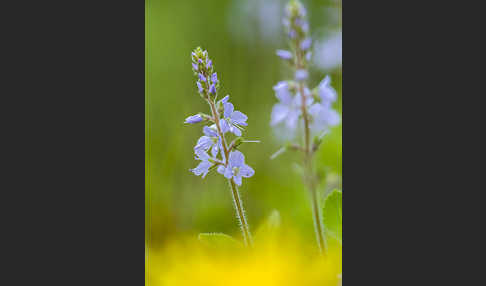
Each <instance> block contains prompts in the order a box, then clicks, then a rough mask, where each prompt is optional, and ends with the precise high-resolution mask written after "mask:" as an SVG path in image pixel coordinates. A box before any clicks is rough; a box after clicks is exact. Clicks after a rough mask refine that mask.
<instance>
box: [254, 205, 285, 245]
mask: <svg viewBox="0 0 486 286" xmlns="http://www.w3.org/2000/svg"><path fill="white" fill-rule="evenodd" d="M280 224H281V221H280V213H279V212H278V211H277V210H273V211H272V212H271V213H270V215H269V216H268V217H267V218H266V219H265V221H264V222H263V223H262V224H261V225H260V226H259V227H258V229H257V231H256V232H255V238H256V239H257V240H262V239H265V238H267V239H270V238H272V237H273V236H274V235H275V234H276V233H277V231H278V229H279V228H280Z"/></svg>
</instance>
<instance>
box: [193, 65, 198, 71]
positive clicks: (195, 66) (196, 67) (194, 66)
mask: <svg viewBox="0 0 486 286" xmlns="http://www.w3.org/2000/svg"><path fill="white" fill-rule="evenodd" d="M192 68H193V69H194V70H195V71H197V70H198V66H197V65H196V64H195V63H192Z"/></svg>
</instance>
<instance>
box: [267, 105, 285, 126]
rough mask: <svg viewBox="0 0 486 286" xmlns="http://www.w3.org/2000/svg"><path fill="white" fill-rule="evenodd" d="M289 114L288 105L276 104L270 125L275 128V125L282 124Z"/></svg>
mask: <svg viewBox="0 0 486 286" xmlns="http://www.w3.org/2000/svg"><path fill="white" fill-rule="evenodd" d="M288 113H289V107H288V106H287V105H284V104H281V103H277V104H275V105H274V106H273V109H272V116H271V121H270V125H272V126H273V125H275V124H278V123H280V122H282V121H283V120H284V119H285V117H286V116H287V114H288Z"/></svg>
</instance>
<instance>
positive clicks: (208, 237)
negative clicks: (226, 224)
mask: <svg viewBox="0 0 486 286" xmlns="http://www.w3.org/2000/svg"><path fill="white" fill-rule="evenodd" d="M198 239H199V241H201V243H203V244H204V245H207V246H210V247H215V248H234V247H237V248H239V247H243V244H241V242H239V241H237V240H236V239H234V238H233V237H231V236H229V235H227V234H224V233H216V232H213V233H200V234H199V236H198Z"/></svg>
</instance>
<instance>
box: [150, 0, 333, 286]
mask: <svg viewBox="0 0 486 286" xmlns="http://www.w3.org/2000/svg"><path fill="white" fill-rule="evenodd" d="M266 2H268V1H265V0H261V1H260V2H258V1H250V0H248V1H245V0H241V1H216V0H205V1H162V0H146V29H145V30H146V94H145V97H146V148H145V149H146V160H145V161H146V239H147V243H148V244H149V245H150V246H151V247H155V248H157V247H163V246H164V245H166V244H169V241H172V239H173V238H174V237H181V236H190V237H195V238H197V235H198V233H211V232H223V233H226V234H229V235H231V236H233V237H235V238H236V239H238V240H240V241H241V234H240V232H239V228H238V225H237V220H236V217H235V215H234V210H233V205H232V198H231V194H230V191H229V189H228V186H227V182H226V181H225V180H223V179H222V177H221V175H219V174H217V173H216V172H214V173H210V174H208V176H207V177H206V178H205V179H201V178H200V177H196V176H195V175H193V174H192V173H190V172H189V171H188V170H189V168H193V167H195V166H196V165H197V162H196V161H195V160H194V155H193V147H194V145H195V144H196V141H197V139H198V138H199V137H200V136H201V135H202V131H201V129H202V125H199V126H184V124H183V121H184V119H185V118H186V117H187V116H189V115H192V114H195V113H197V112H201V111H202V112H207V111H208V106H207V105H206V104H205V102H204V101H203V100H202V99H201V98H200V97H199V96H198V95H197V91H196V85H195V78H194V75H193V73H192V71H191V58H190V53H191V51H192V50H193V49H194V48H195V47H197V46H201V47H202V48H203V49H207V50H208V52H209V55H210V57H211V58H212V59H213V63H214V65H215V68H216V71H217V72H218V78H219V79H220V81H221V84H222V85H221V90H220V95H226V94H230V96H231V101H232V102H233V104H234V105H235V107H236V108H237V109H238V110H241V111H242V112H244V113H245V114H247V115H248V117H249V119H248V124H249V126H248V127H247V128H246V130H247V131H246V133H245V137H247V138H252V139H257V140H261V143H259V144H248V145H243V146H242V147H241V148H240V149H241V150H242V151H243V152H244V153H245V156H246V163H247V164H249V165H250V166H252V167H253V168H254V169H255V171H256V173H255V175H254V176H253V177H252V178H251V179H247V180H245V181H244V184H243V186H242V187H241V188H240V191H241V196H242V199H243V203H244V206H245V208H246V213H247V218H248V221H249V223H250V227H253V226H255V225H259V224H260V222H262V221H264V220H265V217H267V216H268V215H269V214H270V212H271V211H272V210H273V209H277V210H279V212H280V217H279V219H281V221H282V224H285V225H288V226H292V227H293V228H294V229H295V230H296V232H298V233H300V234H302V239H303V240H304V241H307V242H308V243H309V245H312V246H313V247H314V246H315V238H314V230H313V222H312V217H311V209H310V204H309V201H308V196H307V193H306V191H305V189H304V186H303V184H302V181H301V178H300V176H299V174H298V173H296V172H295V171H294V168H293V167H292V166H294V163H295V162H299V161H300V160H301V158H300V156H299V155H298V154H292V153H290V152H287V153H284V154H282V155H280V156H279V157H278V158H276V159H274V160H269V157H270V155H271V154H272V153H273V152H275V151H276V150H277V149H278V148H279V147H280V145H279V144H280V143H281V142H279V141H278V140H277V139H276V138H275V136H274V135H273V132H272V130H271V128H270V126H269V121H270V113H271V109H272V106H273V104H274V103H276V98H275V96H274V93H273V90H272V86H273V85H274V84H275V83H276V82H278V81H279V80H282V79H284V78H287V77H289V69H288V68H287V67H286V66H285V65H284V64H283V63H282V62H281V61H280V60H279V59H278V58H277V57H276V56H275V49H277V48H286V43H285V40H284V38H283V31H282V29H281V25H280V24H281V18H279V17H274V18H272V17H268V19H266V17H265V15H266V14H265V13H263V14H262V10H258V9H261V8H260V6H258V5H259V4H258V3H266ZM271 2H272V3H273V6H269V7H273V8H272V9H270V10H268V7H267V8H264V9H263V11H265V9H267V10H268V11H275V10H276V11H277V12H276V15H277V16H278V15H281V13H283V5H284V4H285V3H286V1H271ZM248 3H250V4H251V5H252V6H245V5H250V4H248ZM304 4H305V5H306V7H307V9H308V11H309V17H310V23H311V32H312V34H313V35H316V36H319V35H325V31H326V29H325V28H326V27H335V26H336V25H340V20H339V21H337V22H336V19H333V18H332V17H326V15H328V14H329V13H327V12H326V11H328V9H329V7H334V8H332V9H336V8H335V7H338V6H339V5H338V4H335V1H304ZM242 7H246V9H243V8H242ZM255 7H256V8H255ZM279 7H280V8H281V10H279ZM268 11H267V12H266V13H267V14H268V13H270V12H268ZM333 11H334V10H333ZM336 11H338V10H336ZM326 13H327V14H326ZM337 18H338V19H340V16H338V17H337ZM265 21H278V22H277V24H275V23H274V22H272V23H266V22H265ZM235 23H236V24H237V25H236V24H235ZM261 27H274V30H272V31H270V32H268V31H267V32H265V33H266V34H265V33H263V34H262V33H258V31H259V30H260V29H261ZM268 33H271V34H272V35H275V36H273V37H272V38H271V40H268V39H269V36H268V35H269V34H268ZM311 72H312V74H311V78H310V86H315V85H316V84H317V83H318V82H319V81H320V80H321V79H322V78H323V77H324V75H325V73H323V72H322V71H320V70H318V69H317V68H315V69H313V70H311ZM341 74H342V72H341V70H340V69H337V70H334V71H332V73H330V75H331V78H332V86H333V87H334V88H335V89H336V90H337V91H338V94H339V99H338V102H337V104H336V105H335V107H336V109H337V110H338V111H339V112H341V102H342V96H341V90H342V88H341V85H342V75H341ZM341 133H342V129H341V125H340V126H338V127H336V128H335V129H333V130H332V132H331V133H330V134H329V135H327V136H326V137H325V138H324V143H323V144H322V146H321V149H320V151H319V153H318V156H317V160H316V162H315V163H316V168H317V169H318V170H319V171H321V172H323V173H325V174H327V177H323V180H322V184H321V186H320V192H321V197H322V198H324V197H325V195H326V194H327V192H329V191H330V190H331V189H333V188H341V157H342V139H341ZM326 178H327V180H326ZM252 229H253V228H252ZM253 230H255V229H253ZM282 255H283V254H282ZM154 259H156V258H154ZM281 260H282V261H284V260H285V259H281ZM264 261H265V260H264ZM241 263H245V262H241ZM282 263H283V262H282ZM289 263H290V262H289ZM259 265H262V266H260V267H263V266H264V264H262V262H260V263H259ZM175 267H176V266H175ZM254 267H256V266H253V268H254ZM174 271H177V270H174ZM172 285H179V284H172Z"/></svg>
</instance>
